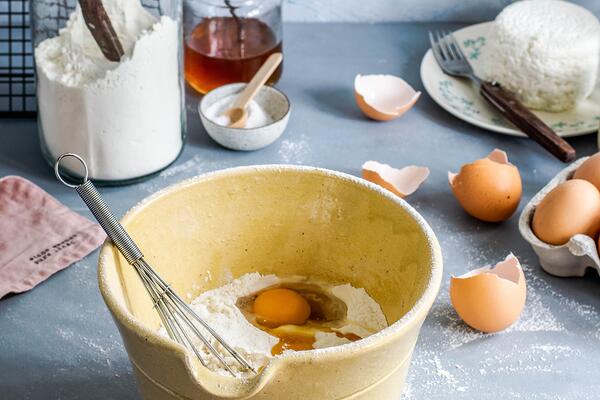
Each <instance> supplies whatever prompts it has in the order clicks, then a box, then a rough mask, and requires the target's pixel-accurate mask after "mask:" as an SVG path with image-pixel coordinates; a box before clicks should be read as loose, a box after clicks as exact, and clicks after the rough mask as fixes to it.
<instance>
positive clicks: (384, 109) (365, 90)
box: [354, 74, 421, 121]
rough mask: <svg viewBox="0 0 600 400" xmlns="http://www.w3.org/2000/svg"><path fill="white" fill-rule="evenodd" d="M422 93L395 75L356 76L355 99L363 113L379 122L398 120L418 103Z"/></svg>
mask: <svg viewBox="0 0 600 400" xmlns="http://www.w3.org/2000/svg"><path fill="white" fill-rule="evenodd" d="M420 96H421V92H417V91H415V89H413V88H412V86H410V85H409V84H408V83H406V82H405V81H404V80H403V79H401V78H399V77H397V76H394V75H360V74H359V75H356V78H354V97H355V99H356V104H358V107H359V108H360V109H361V111H362V112H363V113H364V114H365V115H366V116H367V117H369V118H372V119H374V120H377V121H390V120H392V119H395V118H398V117H399V116H401V115H402V114H404V113H405V112H407V111H408V110H410V109H411V107H412V106H413V105H414V104H415V103H416V102H417V100H418V99H419V97H420Z"/></svg>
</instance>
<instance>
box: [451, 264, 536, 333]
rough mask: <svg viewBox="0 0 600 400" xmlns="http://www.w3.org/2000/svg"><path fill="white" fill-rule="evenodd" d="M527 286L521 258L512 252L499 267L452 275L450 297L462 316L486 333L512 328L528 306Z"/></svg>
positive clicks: (470, 324) (468, 323)
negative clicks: (526, 303) (526, 304)
mask: <svg viewBox="0 0 600 400" xmlns="http://www.w3.org/2000/svg"><path fill="white" fill-rule="evenodd" d="M526 297H527V285H526V283H525V275H524V274H523V269H522V268H521V264H520V263H519V260H518V259H517V258H516V257H515V256H514V255H513V254H509V255H508V256H507V257H506V259H505V260H504V261H501V262H499V263H498V264H496V265H495V266H493V267H491V266H485V267H482V268H479V269H476V270H473V271H471V272H468V273H466V274H464V275H461V276H457V277H452V278H451V281H450V300H451V301H452V306H453V307H454V309H455V310H456V312H457V313H458V315H459V316H460V318H461V319H462V320H463V321H464V322H465V323H466V324H467V325H469V326H470V327H472V328H474V329H477V330H480V331H482V332H498V331H501V330H504V329H506V328H508V327H509V326H510V325H512V324H513V323H514V322H515V321H516V320H517V319H518V318H519V316H520V315H521V312H522V311H523V308H524V307H525V299H526Z"/></svg>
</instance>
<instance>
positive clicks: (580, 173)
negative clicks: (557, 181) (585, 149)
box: [573, 153, 600, 190]
mask: <svg viewBox="0 0 600 400" xmlns="http://www.w3.org/2000/svg"><path fill="white" fill-rule="evenodd" d="M573 178H574V179H583V180H584V181H588V182H590V183H591V184H592V185H594V186H596V189H598V190H600V153H596V154H594V155H593V156H591V157H590V158H588V159H587V160H585V161H584V162H583V164H581V165H580V166H579V168H577V170H576V171H575V173H574V174H573Z"/></svg>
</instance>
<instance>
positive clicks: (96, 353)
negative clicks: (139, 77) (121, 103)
mask: <svg viewBox="0 0 600 400" xmlns="http://www.w3.org/2000/svg"><path fill="white" fill-rule="evenodd" d="M460 26H461V25H460V24H439V23H438V24H401V23H398V24H287V25H286V30H285V36H284V37H285V40H284V42H285V70H284V75H283V79H282V80H281V82H280V83H279V84H278V87H279V88H281V89H282V90H283V91H284V92H285V93H287V94H288V96H289V97H290V99H291V102H292V104H293V112H292V116H291V120H290V124H289V127H288V129H287V131H286V132H285V134H284V136H283V137H282V138H281V139H279V140H278V141H277V142H276V143H274V144H273V145H271V146H270V147H268V148H266V149H263V150H260V151H256V152H249V153H237V152H232V151H228V150H225V149H223V148H220V147H219V146H218V145H216V144H215V143H214V142H213V141H211V139H210V138H209V137H208V136H207V135H206V133H205V132H204V130H203V128H202V127H201V124H200V121H199V118H198V116H197V114H196V113H195V107H196V103H197V97H195V96H193V95H191V96H188V106H187V108H188V119H189V129H188V139H187V144H186V147H185V151H184V152H183V154H182V155H181V156H180V158H179V159H178V160H177V162H176V163H175V164H174V165H172V166H171V167H169V168H168V169H167V170H165V171H163V172H162V173H161V174H159V175H157V176H155V177H154V178H151V179H149V180H147V181H145V182H143V183H139V184H135V185H131V186H126V187H112V188H104V189H102V192H103V194H104V195H105V196H106V199H107V201H108V202H109V203H110V204H111V206H112V207H113V208H114V210H115V212H116V213H117V214H119V215H120V214H122V213H124V212H125V211H126V210H127V209H129V208H130V207H131V206H133V205H134V204H136V203H137V202H138V201H140V200H141V199H143V198H144V197H146V196H148V195H149V194H151V193H153V192H155V191H156V190H159V189H161V188H163V187H166V186H168V185H170V184H173V183H175V182H177V181H179V180H181V179H184V178H188V177H191V176H194V175H198V174H201V173H204V172H208V171H212V170H217V169H221V168H227V167H232V166H239V165H251V164H267V163H287V164H305V165H314V166H319V167H324V168H330V169H334V170H339V171H343V172H346V173H349V174H354V175H359V174H360V167H361V165H362V163H363V162H364V161H366V160H371V159H373V160H378V161H381V162H386V163H389V164H392V165H395V166H403V165H407V164H416V165H425V166H428V167H429V168H430V169H431V175H430V177H429V179H428V180H427V182H426V183H425V184H424V186H423V187H422V188H421V189H420V190H419V191H418V192H417V193H416V194H415V195H413V196H411V197H410V198H409V199H408V201H409V202H410V204H412V205H413V206H414V207H416V208H417V209H418V211H420V212H421V213H422V214H423V215H424V216H425V218H426V219H427V221H428V222H429V223H430V224H431V226H432V227H433V229H434V231H435V232H436V234H437V235H438V238H439V240H440V243H441V245H442V249H443V252H444V268H445V271H444V280H443V284H442V288H441V291H440V294H439V296H438V299H437V301H436V303H435V305H434V307H433V309H432V312H431V313H430V315H429V317H428V318H427V320H426V322H425V325H424V326H423V330H422V333H421V336H420V339H419V342H418V344H417V349H416V351H415V354H414V357H413V361H412V366H411V369H410V372H409V377H408V383H407V387H406V390H405V393H404V394H403V398H407V399H425V398H427V399H447V398H454V399H496V398H517V399H520V398H527V399H588V398H600V380H599V379H598V377H599V376H600V373H599V371H600V370H599V369H598V366H599V365H600V364H599V361H598V360H600V296H599V295H598V293H599V288H600V286H599V284H600V279H599V278H598V277H597V276H596V275H595V274H588V275H587V276H586V277H584V278H573V279H559V278H555V277H552V276H549V275H547V274H545V273H544V272H543V271H542V270H541V269H540V268H539V266H538V263H537V260H536V257H535V255H534V253H533V252H532V250H531V249H530V247H528V245H527V243H525V242H524V240H522V239H521V237H520V235H519V234H518V230H517V218H516V216H515V217H513V218H512V219H510V220H509V221H508V222H506V223H503V224H486V223H482V222H478V221H476V220H474V219H473V218H471V217H469V216H468V215H466V214H465V213H464V212H463V211H462V210H461V209H460V207H459V206H458V204H457V202H456V201H455V199H454V198H453V196H452V194H451V192H450V190H449V187H448V183H447V178H446V172H447V171H449V170H454V171H456V170H457V169H458V168H459V167H460V165H462V164H463V163H465V162H469V161H472V160H475V159H477V158H481V157H483V156H485V155H486V154H487V153H488V152H489V151H490V150H492V149H493V148H495V147H499V148H502V149H504V150H506V151H507V152H508V154H509V157H510V159H511V161H512V162H513V163H514V164H516V165H517V166H518V168H519V169H520V172H521V175H522V179H523V185H524V193H523V199H522V201H521V207H520V208H521V209H522V207H523V206H524V204H525V203H526V202H527V201H528V199H529V198H530V197H531V196H532V195H533V194H534V193H535V192H536V191H537V190H539V189H540V188H541V187H542V186H543V185H544V184H545V183H546V182H547V181H548V180H549V179H550V178H551V177H552V176H553V175H554V174H556V173H557V172H558V171H559V170H560V169H562V168H563V167H564V165H563V164H561V163H560V162H558V161H556V160H554V159H553V158H552V157H551V156H549V155H548V154H546V153H545V152H544V151H542V150H540V148H539V147H538V146H537V145H536V144H535V143H533V142H532V141H530V140H528V139H520V138H513V137H508V136H502V135H499V134H495V133H492V132H487V131H484V130H481V129H479V128H477V127H474V126H471V125H468V124H467V123H465V122H462V121H460V120H458V119H456V118H454V117H453V116H451V115H449V114H447V113H446V112H445V111H443V110H442V109H441V108H440V107H438V106H437V105H436V104H435V103H434V102H433V101H432V100H431V98H429V96H427V95H426V94H424V95H423V96H422V97H421V99H420V100H419V102H418V103H417V104H416V106H415V107H414V108H413V109H412V110H411V111H410V112H408V113H407V114H406V115H405V116H403V117H402V118H401V119H399V120H396V121H393V122H388V123H376V122H373V121H369V120H367V119H365V118H364V117H363V116H362V115H361V114H360V112H359V110H358V109H357V107H356V105H355V104H354V98H353V91H352V85H353V79H354V76H355V75H356V74H357V73H392V74H397V75H400V76H402V77H403V78H404V79H406V80H407V81H408V82H409V83H410V84H412V85H413V86H414V87H415V88H417V89H419V90H423V85H422V83H421V80H420V77H419V65H420V61H421V58H422V56H423V54H424V53H425V51H426V49H427V35H426V32H427V30H428V29H430V28H441V27H443V28H457V27H460ZM570 142H571V143H572V144H573V145H574V146H575V147H576V149H577V151H578V153H579V155H580V156H583V155H589V154H591V153H593V152H595V151H596V150H597V148H596V135H595V134H591V135H587V136H584V137H579V138H574V139H572V140H570ZM11 174H14V175H21V176H24V177H26V178H28V179H30V180H32V181H33V182H35V183H36V184H38V185H39V186H41V187H42V188H43V189H45V190H47V191H48V192H49V193H51V194H52V195H54V196H56V197H57V198H58V199H59V200H60V201H62V202H64V203H65V204H66V205H68V206H69V207H71V208H72V209H74V210H75V211H77V212H79V213H81V214H82V215H85V216H87V217H89V218H91V214H90V212H89V211H88V210H87V209H86V208H85V207H84V205H83V204H82V202H81V201H80V199H79V198H78V197H77V195H76V194H75V193H74V192H72V191H70V190H68V189H66V188H64V187H62V186H60V185H59V184H58V183H57V182H56V181H55V179H54V177H53V175H52V171H51V169H50V168H49V166H48V165H47V164H46V163H45V162H44V161H43V159H42V156H41V153H40V150H39V143H38V137H37V127H36V124H35V122H34V121H31V120H3V121H1V122H0V176H3V175H11ZM509 252H513V253H515V254H516V255H517V256H518V257H519V259H520V260H521V262H522V264H523V265H524V269H525V274H526V277H527V283H528V300H527V304H526V308H525V310H524V313H523V314H522V316H521V319H520V320H519V321H518V322H517V323H516V324H515V325H514V326H512V327H511V328H510V329H508V330H507V331H505V332H502V333H499V334H495V335H486V334H482V333H479V332H475V331H473V330H471V329H469V328H468V327H466V326H465V325H464V324H463V323H461V322H460V320H458V318H457V316H456V314H455V313H454V311H453V310H452V308H451V306H450V302H449V297H448V283H449V278H450V276H451V275H452V274H460V273H463V272H466V271H468V270H469V269H472V268H475V267H478V266H481V265H484V264H487V263H494V262H496V261H499V260H501V259H502V258H504V257H505V256H506V255H507V254H508V253H509ZM96 261H97V252H94V253H92V254H91V255H89V256H88V257H86V258H85V259H83V260H81V261H80V262H78V263H76V264H74V265H72V266H71V267H69V268H67V269H66V270H64V271H62V272H59V273H57V274H55V275H54V276H52V277H50V278H49V279H48V280H47V281H45V282H43V283H42V284H40V285H39V286H38V287H36V288H34V289H33V290H31V291H30V292H27V293H24V294H20V295H14V296H10V297H8V298H5V299H3V300H1V301H0V398H2V399H7V400H9V399H63V400H70V399H137V398H139V394H138V393H137V390H136V385H135V379H134V376H133V374H132V370H131V367H130V365H129V362H128V359H127V355H126V353H125V350H124V348H123V346H122V344H121V340H120V337H119V334H118V332H117V329H116V327H115V325H114V324H113V322H112V320H111V318H110V315H109V313H108V311H107V309H106V308H105V306H104V304H103V302H102V299H101V297H100V295H99V292H98V289H97V281H96ZM399 398H400V395H399Z"/></svg>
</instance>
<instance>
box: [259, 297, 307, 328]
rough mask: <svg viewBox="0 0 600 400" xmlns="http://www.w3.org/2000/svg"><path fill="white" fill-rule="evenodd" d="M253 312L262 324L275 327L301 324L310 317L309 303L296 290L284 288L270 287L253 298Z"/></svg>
mask: <svg viewBox="0 0 600 400" xmlns="http://www.w3.org/2000/svg"><path fill="white" fill-rule="evenodd" d="M253 312H254V314H255V315H256V319H257V320H258V322H259V323H260V324H262V325H265V326H268V327H271V328H276V327H278V326H281V325H289V324H292V325H303V324H304V323H305V322H306V320H307V319H308V317H310V304H308V301H306V299H305V298H304V297H302V296H301V295H300V294H298V292H296V291H294V290H291V289H286V288H276V289H270V290H266V291H264V292H262V293H261V294H259V295H258V296H257V297H256V299H255V300H254V304H253Z"/></svg>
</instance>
